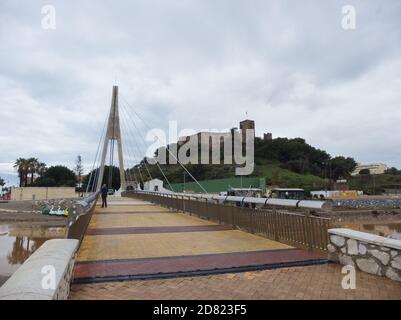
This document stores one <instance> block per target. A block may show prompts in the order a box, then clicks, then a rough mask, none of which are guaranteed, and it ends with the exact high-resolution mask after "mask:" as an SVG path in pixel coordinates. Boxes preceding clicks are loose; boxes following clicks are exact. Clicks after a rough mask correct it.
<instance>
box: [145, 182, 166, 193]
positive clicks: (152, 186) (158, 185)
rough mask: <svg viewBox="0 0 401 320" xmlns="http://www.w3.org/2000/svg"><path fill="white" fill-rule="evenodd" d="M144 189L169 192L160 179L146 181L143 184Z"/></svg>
mask: <svg viewBox="0 0 401 320" xmlns="http://www.w3.org/2000/svg"><path fill="white" fill-rule="evenodd" d="M143 190H144V191H159V192H171V191H170V190H168V189H165V188H164V187H163V181H162V180H160V179H152V180H149V181H146V182H145V183H144V186H143Z"/></svg>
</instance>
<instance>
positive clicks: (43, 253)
mask: <svg viewBox="0 0 401 320" xmlns="http://www.w3.org/2000/svg"><path fill="white" fill-rule="evenodd" d="M78 244H79V241H78V240H74V239H53V240H48V241H46V242H45V243H44V244H43V245H42V246H41V247H40V248H39V249H38V250H36V251H35V252H34V253H33V254H32V255H31V256H30V257H29V258H28V259H27V260H26V261H25V262H24V263H23V264H22V265H21V266H20V267H19V268H18V270H17V271H16V272H14V274H13V275H12V276H11V277H10V278H9V279H8V280H7V281H6V283H4V284H3V286H2V287H1V288H0V300H66V299H68V295H69V292H70V283H71V281H72V276H73V269H74V263H75V258H76V252H77V249H78ZM49 267H50V268H51V269H52V270H53V271H54V272H53V271H49ZM49 275H51V276H52V277H53V275H54V287H53V284H51V285H50V286H48V284H49V283H48V282H46V281H47V279H49V278H47V277H48V276H49ZM44 284H45V285H44ZM46 284H47V285H46Z"/></svg>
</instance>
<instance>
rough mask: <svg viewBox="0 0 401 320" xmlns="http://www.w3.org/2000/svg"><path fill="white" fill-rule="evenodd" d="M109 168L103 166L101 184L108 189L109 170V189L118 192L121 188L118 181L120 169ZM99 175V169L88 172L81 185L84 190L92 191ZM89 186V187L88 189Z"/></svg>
mask: <svg viewBox="0 0 401 320" xmlns="http://www.w3.org/2000/svg"><path fill="white" fill-rule="evenodd" d="M110 168H111V167H110V166H104V174H103V179H102V184H106V185H107V186H108V187H109V174H110V170H112V175H111V176H112V182H111V188H113V189H114V190H118V189H120V187H121V181H120V169H119V168H117V167H115V166H113V167H112V169H110ZM98 174H99V168H96V169H94V170H92V171H91V172H89V174H88V175H86V176H85V178H84V181H83V184H84V186H85V188H87V189H88V190H94V188H96V183H97V181H96V180H97V178H96V177H97V176H98ZM88 184H89V187H88Z"/></svg>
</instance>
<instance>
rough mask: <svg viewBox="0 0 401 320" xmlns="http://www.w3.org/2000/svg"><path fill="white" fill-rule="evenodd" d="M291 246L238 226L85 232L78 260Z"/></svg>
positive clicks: (209, 252) (224, 251) (170, 255)
mask: <svg viewBox="0 0 401 320" xmlns="http://www.w3.org/2000/svg"><path fill="white" fill-rule="evenodd" d="M286 248H291V247H290V246H287V245H285V244H282V243H278V242H274V241H270V240H266V239H264V238H261V237H258V236H254V235H252V234H248V233H245V232H242V231H238V230H228V231H213V232H177V233H156V234H153V233H151V234H127V235H103V236H86V238H85V241H84V242H83V244H82V246H81V249H80V253H79V258H78V259H79V261H95V260H114V259H137V258H155V257H166V256H169V257H176V256H187V255H198V254H212V253H230V252H244V251H257V250H273V249H286Z"/></svg>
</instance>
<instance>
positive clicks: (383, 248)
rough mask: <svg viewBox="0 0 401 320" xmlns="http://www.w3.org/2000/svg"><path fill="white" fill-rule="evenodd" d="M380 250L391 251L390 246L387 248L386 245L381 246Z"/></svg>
mask: <svg viewBox="0 0 401 320" xmlns="http://www.w3.org/2000/svg"><path fill="white" fill-rule="evenodd" d="M380 250H381V251H390V249H389V248H386V247H380Z"/></svg>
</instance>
